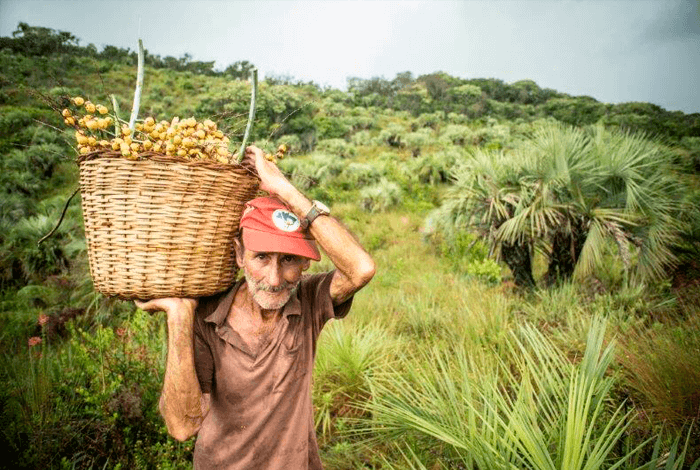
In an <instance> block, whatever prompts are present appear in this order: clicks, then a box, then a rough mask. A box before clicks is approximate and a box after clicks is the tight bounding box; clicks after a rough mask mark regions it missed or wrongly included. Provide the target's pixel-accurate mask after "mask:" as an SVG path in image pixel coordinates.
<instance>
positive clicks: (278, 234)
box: [136, 147, 375, 470]
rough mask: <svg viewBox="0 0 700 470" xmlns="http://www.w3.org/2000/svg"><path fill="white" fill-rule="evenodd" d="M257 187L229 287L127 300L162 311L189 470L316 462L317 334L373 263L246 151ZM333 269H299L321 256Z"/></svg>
mask: <svg viewBox="0 0 700 470" xmlns="http://www.w3.org/2000/svg"><path fill="white" fill-rule="evenodd" d="M246 157H247V158H250V159H252V160H253V161H254V163H255V167H256V170H257V172H258V175H259V176H260V181H261V184H260V188H261V189H262V190H264V191H267V192H268V193H269V194H270V196H271V197H267V198H257V199H254V200H252V201H250V202H249V203H248V204H247V205H246V207H245V209H244V212H243V215H242V217H241V222H240V228H241V231H240V232H241V234H240V236H239V238H238V239H237V240H235V244H236V262H237V264H238V266H239V267H240V268H241V269H242V270H243V273H244V278H243V279H242V280H240V281H239V282H238V283H236V285H234V286H233V287H232V288H231V289H230V290H229V291H228V292H224V293H221V294H218V295H215V296H211V297H207V298H202V299H199V300H194V299H157V300H152V301H149V302H136V303H137V305H138V306H139V307H141V308H143V309H144V310H149V311H159V310H163V311H165V312H166V313H167V323H168V358H167V363H166V371H165V380H164V386H163V392H162V395H161V400H160V411H161V414H162V415H163V417H164V419H165V423H166V425H167V427H168V431H169V432H170V434H171V435H172V436H173V437H175V438H176V439H178V440H186V439H188V438H190V437H191V436H193V435H197V442H196V444H195V452H194V466H195V468H196V469H199V470H204V469H210V468H211V469H214V468H216V469H240V470H255V469H261V470H273V469H285V470H297V469H320V468H322V466H321V461H320V458H319V453H318V445H317V443H316V436H315V432H314V424H313V423H314V422H313V409H312V406H311V390H310V386H311V373H312V368H313V361H314V357H315V351H316V341H317V338H318V335H319V333H320V332H321V329H322V328H323V326H324V324H325V323H326V322H327V321H328V320H329V319H331V318H342V317H344V316H345V315H346V314H347V313H348V310H349V309H350V305H351V302H352V298H353V295H354V294H355V292H357V291H358V290H359V289H361V288H362V287H363V286H364V285H365V284H367V283H368V282H369V281H370V279H372V277H373V275H374V271H375V265H374V261H373V260H372V258H371V257H370V256H369V255H368V254H367V252H366V251H365V250H364V249H363V248H362V247H361V246H360V245H359V244H358V243H357V241H356V240H355V239H354V238H353V237H352V235H351V234H350V233H349V232H348V231H347V230H346V229H345V228H344V227H343V226H342V225H341V224H340V223H339V222H338V221H336V220H335V219H334V218H332V217H331V216H330V214H329V212H330V211H329V209H328V208H327V207H325V206H324V205H323V204H321V203H319V202H318V201H314V202H312V201H309V200H308V199H307V198H306V197H305V196H304V195H303V194H302V193H301V192H299V191H298V190H297V189H296V188H295V187H294V186H293V185H292V184H291V183H290V182H289V181H288V180H287V178H285V176H284V175H283V174H282V173H281V172H280V171H279V169H278V168H277V167H276V166H275V165H274V164H273V163H271V162H269V161H267V160H266V159H265V158H264V155H263V153H262V151H260V149H257V148H255V147H249V148H248V149H247V152H246ZM316 244H318V245H320V247H321V248H322V249H323V251H324V252H325V253H326V254H327V256H328V257H329V258H330V260H331V261H332V262H333V264H334V265H335V269H334V270H333V271H330V272H327V273H323V274H315V275H303V273H304V271H306V270H307V269H308V268H309V266H310V263H311V260H319V259H320V254H319V251H318V249H317V246H316Z"/></svg>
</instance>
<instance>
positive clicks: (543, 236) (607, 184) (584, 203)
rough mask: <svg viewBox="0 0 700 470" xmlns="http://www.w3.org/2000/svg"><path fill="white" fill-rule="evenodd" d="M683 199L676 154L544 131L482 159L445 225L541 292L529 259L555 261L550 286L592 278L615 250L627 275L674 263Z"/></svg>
mask: <svg viewBox="0 0 700 470" xmlns="http://www.w3.org/2000/svg"><path fill="white" fill-rule="evenodd" d="M682 192H683V188H682V186H681V183H680V180H679V179H678V178H677V177H676V176H675V174H674V169H673V166H672V160H671V153H670V152H669V151H668V150H667V149H665V148H664V147H663V146H661V145H659V144H658V143H656V142H653V141H650V140H648V139H646V138H645V137H644V136H638V135H631V134H627V133H623V132H621V131H610V130H607V129H604V128H603V127H600V126H597V127H592V128H589V129H586V130H581V129H576V128H572V127H568V126H565V125H562V124H560V123H546V124H544V125H543V126H542V127H540V128H539V129H538V130H537V131H535V132H534V133H533V134H532V136H531V138H530V139H529V140H528V141H527V142H525V143H524V144H523V145H522V146H521V147H520V148H519V149H518V150H517V151H514V152H511V153H509V154H504V153H502V152H498V153H494V152H484V151H477V152H475V154H474V157H473V159H472V160H471V161H470V162H469V163H467V164H466V165H464V166H462V167H461V168H460V169H458V170H457V171H456V172H455V185H454V187H453V188H452V190H451V191H450V192H448V194H447V196H446V200H445V202H444V204H443V207H441V208H440V212H439V214H440V215H441V217H440V218H442V219H445V220H446V221H449V223H446V224H445V225H451V226H452V227H454V228H457V229H463V228H465V227H473V228H476V229H477V230H478V231H479V232H480V233H481V234H482V236H485V237H486V238H487V239H488V240H489V242H490V243H491V246H492V251H493V252H498V251H499V250H500V254H501V257H502V259H503V261H505V262H506V264H508V266H509V267H510V268H511V271H513V275H514V278H515V282H516V284H518V285H521V286H532V285H534V280H533V279H532V273H531V272H529V271H530V268H529V256H526V255H525V253H531V252H532V251H533V250H534V249H538V250H540V251H541V252H542V253H544V254H545V255H546V256H547V257H548V259H549V265H548V270H547V273H546V275H545V282H546V283H547V284H550V283H553V282H555V281H558V280H562V279H567V278H570V277H571V276H576V277H578V278H582V277H585V276H588V275H590V274H592V273H593V271H594V270H595V269H596V268H597V267H600V266H601V265H602V264H603V254H604V253H605V250H606V248H607V246H608V245H609V242H610V241H613V242H614V243H615V244H616V245H617V247H618V253H619V256H620V258H621V260H622V262H623V264H624V266H625V272H626V273H630V272H632V273H633V274H635V275H637V276H638V277H639V278H642V279H649V278H658V277H660V276H661V275H663V273H664V272H665V269H666V268H667V267H668V266H670V265H672V264H673V262H674V255H673V253H672V251H671V246H672V245H673V243H674V242H675V240H676V239H677V236H678V233H679V231H680V224H679V223H678V222H677V217H678V214H679V213H680V210H681V203H680V201H681V199H682V198H681V196H680V195H681V194H682ZM633 255H636V263H635V264H634V266H633V263H632V261H633ZM526 271H527V272H526Z"/></svg>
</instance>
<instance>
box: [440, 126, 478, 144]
mask: <svg viewBox="0 0 700 470" xmlns="http://www.w3.org/2000/svg"><path fill="white" fill-rule="evenodd" d="M440 140H441V141H443V142H447V143H450V144H454V145H469V144H471V143H472V142H473V141H474V131H472V130H471V128H469V127H468V126H464V125H460V124H448V125H447V126H446V127H445V130H443V131H442V133H441V134H440Z"/></svg>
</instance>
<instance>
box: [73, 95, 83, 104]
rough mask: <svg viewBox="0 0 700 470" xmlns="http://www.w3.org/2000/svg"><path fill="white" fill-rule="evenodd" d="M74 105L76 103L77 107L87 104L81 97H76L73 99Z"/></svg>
mask: <svg viewBox="0 0 700 470" xmlns="http://www.w3.org/2000/svg"><path fill="white" fill-rule="evenodd" d="M73 103H75V105H76V106H82V105H83V103H85V100H84V99H82V98H81V97H80V96H76V97H74V98H73Z"/></svg>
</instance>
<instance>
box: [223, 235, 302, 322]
mask: <svg viewBox="0 0 700 470" xmlns="http://www.w3.org/2000/svg"><path fill="white" fill-rule="evenodd" d="M237 258H238V261H239V265H240V266H241V268H243V274H244V275H245V279H246V282H247V283H248V291H249V292H250V293H251V295H252V296H253V299H254V300H255V302H256V303H257V304H258V305H260V307H262V308H263V309H265V310H276V309H280V308H282V307H284V306H285V305H286V304H287V302H288V301H289V299H290V298H291V297H292V295H293V294H294V292H295V291H296V289H297V287H298V286H299V281H300V280H301V275H302V274H303V273H304V271H305V270H306V269H308V267H309V265H310V260H309V259H308V258H304V257H301V256H296V255H290V254H286V253H276V252H262V251H251V250H247V249H245V248H243V249H242V256H238V257H237Z"/></svg>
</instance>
